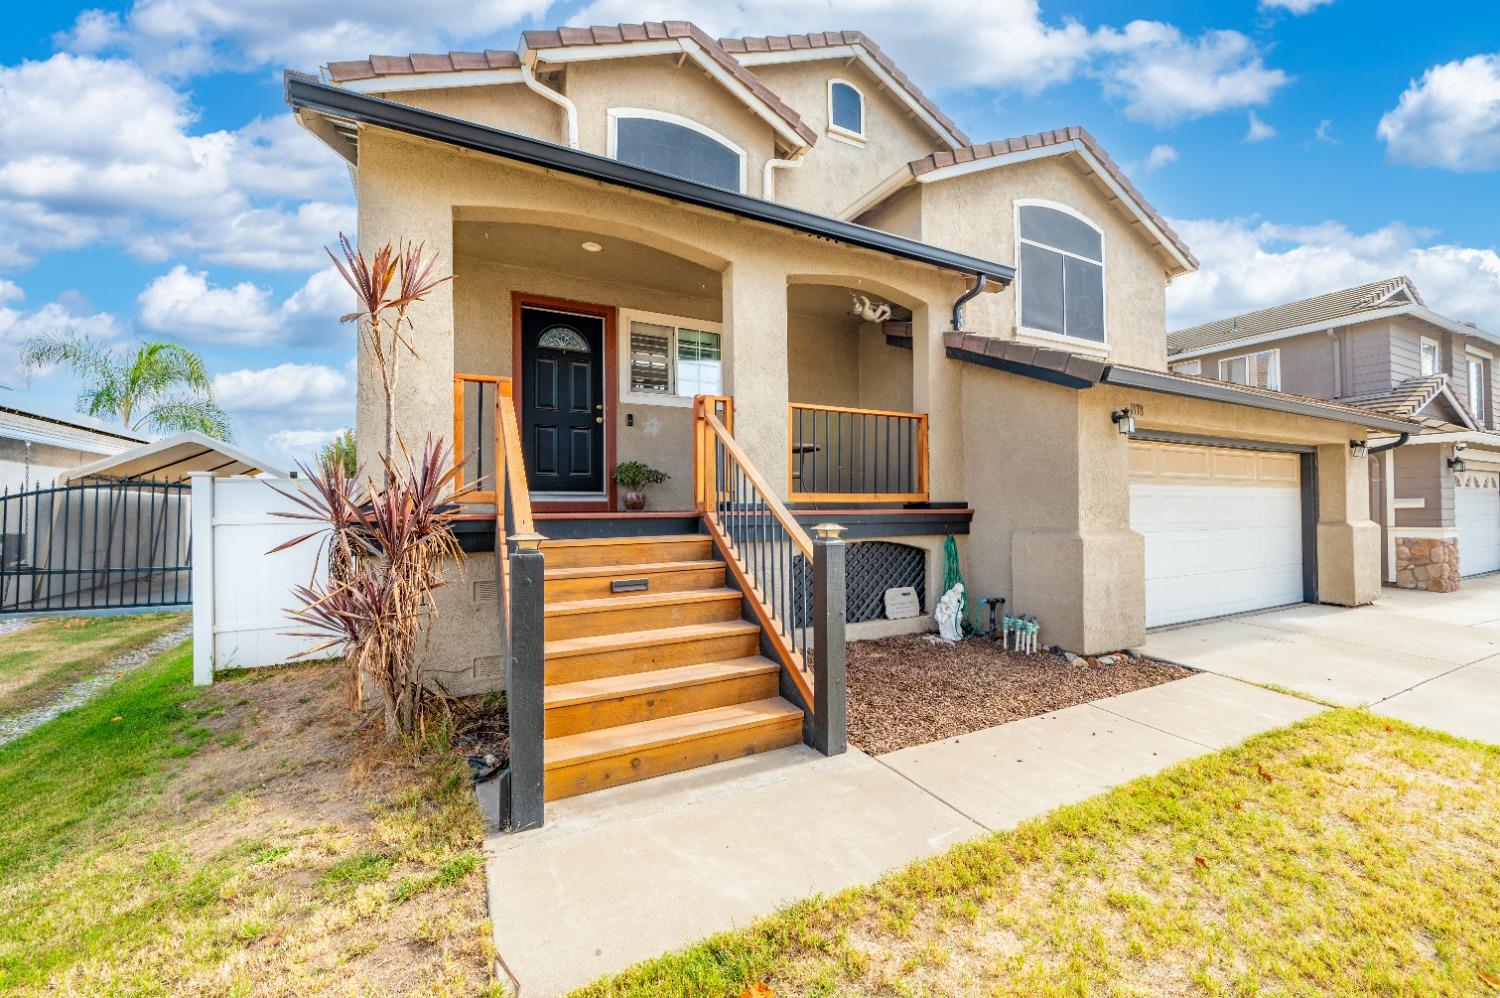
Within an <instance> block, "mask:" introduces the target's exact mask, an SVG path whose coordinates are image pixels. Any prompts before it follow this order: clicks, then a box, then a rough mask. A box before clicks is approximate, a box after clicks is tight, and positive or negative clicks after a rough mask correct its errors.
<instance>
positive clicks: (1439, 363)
mask: <svg viewBox="0 0 1500 998" xmlns="http://www.w3.org/2000/svg"><path fill="white" fill-rule="evenodd" d="M1428 347H1432V349H1433V351H1434V352H1435V353H1436V354H1437V359H1436V360H1435V361H1433V365H1432V370H1431V371H1422V377H1424V378H1430V377H1432V376H1433V375H1434V374H1441V373H1442V370H1443V346H1442V344H1441V343H1439V342H1438V341H1437V340H1435V339H1433V338H1432V337H1431V336H1424V337H1422V340H1421V343H1420V345H1418V347H1417V370H1419V371H1420V370H1421V369H1422V356H1423V355H1424V354H1425V353H1426V352H1427V348H1428Z"/></svg>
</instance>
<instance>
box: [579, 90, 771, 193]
mask: <svg viewBox="0 0 1500 998" xmlns="http://www.w3.org/2000/svg"><path fill="white" fill-rule="evenodd" d="M607 114H608V115H609V138H608V143H609V144H608V146H607V147H606V152H607V153H608V154H609V158H610V159H617V158H619V152H618V150H619V134H620V119H621V118H650V119H652V120H653V121H666V122H670V123H672V124H674V125H681V126H682V127H683V128H690V129H692V130H693V131H695V132H697V133H699V134H700V135H706V136H708V137H709V138H711V139H713V140H714V141H715V142H717V143H719V145H721V146H723V147H724V148H725V149H728V150H729V151H730V152H732V153H734V154H735V155H736V156H738V157H739V158H740V189H739V191H737V192H736V193H739V194H744V193H746V191H745V177H746V174H747V172H748V166H747V164H748V163H749V161H750V157H749V156H747V155H746V154H745V150H743V149H741V148H740V147H739V146H738V145H736V144H735V143H733V142H731V141H730V140H729V139H728V138H726V137H725V136H723V135H721V134H719V133H718V132H716V131H714V130H713V129H712V128H709V127H708V126H707V125H704V124H701V123H699V122H696V121H694V120H693V119H692V118H684V117H683V116H682V115H680V114H671V113H669V112H667V111H653V110H652V109H650V108H645V107H612V108H610V109H609V110H608V112H607Z"/></svg>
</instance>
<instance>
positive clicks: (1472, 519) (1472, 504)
mask: <svg viewBox="0 0 1500 998" xmlns="http://www.w3.org/2000/svg"><path fill="white" fill-rule="evenodd" d="M1453 506H1454V510H1453V512H1454V522H1455V523H1456V524H1457V525H1458V568H1459V572H1460V573H1461V574H1463V575H1483V574H1485V573H1487V572H1500V472H1493V471H1480V470H1474V471H1468V472H1465V473H1464V474H1463V475H1462V476H1461V477H1460V478H1459V480H1458V482H1457V483H1456V484H1455V486H1454V489H1453Z"/></svg>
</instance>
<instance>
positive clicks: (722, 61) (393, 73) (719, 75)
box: [325, 21, 818, 147]
mask: <svg viewBox="0 0 1500 998" xmlns="http://www.w3.org/2000/svg"><path fill="white" fill-rule="evenodd" d="M622 47H623V48H624V49H625V50H624V51H623V52H622V51H621V49H622ZM630 49H636V50H638V52H639V54H640V55H643V56H644V55H654V54H659V53H661V52H682V53H686V54H687V55H689V56H691V57H693V58H694V59H695V60H696V61H697V62H698V63H699V64H700V65H702V66H703V67H704V68H705V69H706V70H708V71H709V75H710V76H713V77H715V78H716V79H717V80H718V81H719V82H720V83H722V84H724V85H726V86H728V87H729V89H730V90H732V91H735V92H736V96H739V97H740V98H741V99H743V100H745V101H746V103H748V104H751V105H752V106H754V105H757V104H758V105H760V109H762V110H764V111H765V112H766V113H767V116H768V117H769V118H771V119H774V120H773V121H772V124H773V126H775V125H779V126H780V128H779V129H778V130H780V131H782V132H783V134H784V135H785V136H786V137H787V139H788V141H790V142H791V143H792V144H794V145H795V144H800V145H801V146H803V147H807V146H811V145H813V144H814V143H816V142H817V140H818V133H817V132H815V131H814V130H813V128H812V126H810V125H808V124H807V122H805V121H803V120H802V116H801V115H799V114H798V113H797V112H796V111H795V110H794V109H793V108H792V107H791V105H789V104H787V103H786V102H785V101H783V100H782V99H781V98H780V97H778V96H777V95H776V94H775V93H774V92H772V90H771V89H770V88H769V87H767V86H766V85H765V84H764V83H762V82H761V81H760V80H759V79H757V78H756V76H755V74H754V73H752V72H750V71H749V70H748V69H746V68H745V67H744V66H742V65H740V63H739V62H737V61H736V60H735V59H734V58H732V57H731V56H730V55H729V53H727V52H725V51H724V49H723V48H722V47H721V46H720V45H719V43H718V42H717V41H715V40H714V39H713V37H712V36H710V35H709V34H708V33H707V32H706V31H704V30H703V29H702V28H699V27H698V26H697V25H696V24H693V23H692V22H690V21H646V22H643V23H640V24H616V25H613V26H596V27H591V28H552V29H548V30H543V31H523V32H522V33H521V45H520V49H519V51H518V52H505V51H497V50H487V51H484V52H449V53H448V54H447V55H418V54H413V55H408V56H380V55H372V56H370V57H369V58H368V59H363V60H358V61H354V62H330V63H329V64H328V65H327V66H326V67H325V69H326V71H327V74H328V79H329V80H330V81H331V82H333V83H351V82H354V83H357V82H360V81H365V80H372V79H379V78H383V77H401V76H411V75H420V74H439V73H470V72H475V71H481V70H484V71H495V70H502V71H503V70H507V69H511V70H515V71H516V73H517V80H518V81H519V78H520V77H519V73H520V67H521V65H522V63H523V62H529V61H531V59H530V58H528V55H529V54H530V53H535V55H534V57H533V58H535V60H536V61H540V62H566V61H573V60H574V59H580V58H605V57H607V56H615V55H621V54H623V55H631V54H636V53H633V52H631V51H629V50H630ZM575 50H576V52H575ZM361 89H375V88H372V87H366V88H361Z"/></svg>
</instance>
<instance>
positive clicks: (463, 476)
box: [453, 373, 510, 503]
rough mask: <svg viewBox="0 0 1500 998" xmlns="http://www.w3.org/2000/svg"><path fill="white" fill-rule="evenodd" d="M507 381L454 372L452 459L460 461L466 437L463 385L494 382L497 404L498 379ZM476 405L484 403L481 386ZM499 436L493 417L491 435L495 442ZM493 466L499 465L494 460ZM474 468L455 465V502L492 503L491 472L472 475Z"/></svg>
mask: <svg viewBox="0 0 1500 998" xmlns="http://www.w3.org/2000/svg"><path fill="white" fill-rule="evenodd" d="M509 381H510V379H509V378H502V377H499V376H497V375H493V374H462V373H455V374H454V375H453V456H454V459H455V460H462V459H463V457H464V438H465V436H466V434H465V433H464V422H465V420H464V415H465V410H466V406H465V404H464V386H465V385H466V384H478V385H481V386H482V385H494V386H495V400H496V402H497V403H498V402H499V398H500V384H501V382H507V383H508V382H509ZM479 404H480V405H483V404H484V389H483V388H482V387H481V388H480V389H479ZM498 413H499V410H498V405H497V409H496V415H497V417H498ZM499 435H500V422H499V420H498V418H497V419H496V422H495V436H496V438H497V442H498V438H499ZM477 453H478V452H477V451H476V454H477ZM495 467H496V469H497V470H498V469H499V467H500V465H499V463H498V462H497V463H496V465H495ZM477 470H478V469H477V468H471V467H467V466H465V465H460V466H459V469H458V481H457V482H456V483H455V485H456V491H457V492H458V501H459V502H463V503H492V502H495V477H494V476H493V475H483V476H478V477H475V476H476V474H477ZM470 483H472V484H473V485H475V486H481V485H484V486H488V487H487V488H466V486H467V485H469V484H470Z"/></svg>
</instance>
